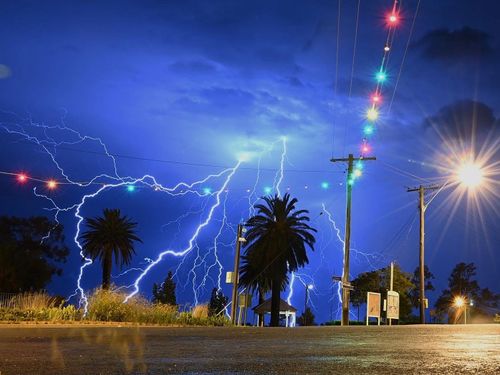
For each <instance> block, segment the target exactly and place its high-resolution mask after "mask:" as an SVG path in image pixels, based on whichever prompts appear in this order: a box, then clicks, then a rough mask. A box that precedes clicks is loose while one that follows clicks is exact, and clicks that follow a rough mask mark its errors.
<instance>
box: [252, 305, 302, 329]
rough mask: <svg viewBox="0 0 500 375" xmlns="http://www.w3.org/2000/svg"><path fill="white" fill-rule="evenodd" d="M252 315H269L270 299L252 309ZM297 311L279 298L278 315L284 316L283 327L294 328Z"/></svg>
mask: <svg viewBox="0 0 500 375" xmlns="http://www.w3.org/2000/svg"><path fill="white" fill-rule="evenodd" d="M252 310H253V312H254V314H256V315H258V314H270V313H271V298H268V299H266V300H265V301H264V302H262V303H261V304H260V305H257V306H255V307H253V308H252ZM296 313H297V309H296V308H295V307H293V306H291V305H289V304H288V303H287V302H286V301H284V300H282V299H281V298H280V315H284V316H285V326H287V327H295V320H296Z"/></svg>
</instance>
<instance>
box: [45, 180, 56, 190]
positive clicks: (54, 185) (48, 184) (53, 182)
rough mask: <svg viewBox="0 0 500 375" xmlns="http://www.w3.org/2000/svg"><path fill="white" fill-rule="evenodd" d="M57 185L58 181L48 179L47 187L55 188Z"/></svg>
mask: <svg viewBox="0 0 500 375" xmlns="http://www.w3.org/2000/svg"><path fill="white" fill-rule="evenodd" d="M56 187H57V182H56V181H54V180H48V181H47V188H48V189H49V190H54V189H55V188H56Z"/></svg>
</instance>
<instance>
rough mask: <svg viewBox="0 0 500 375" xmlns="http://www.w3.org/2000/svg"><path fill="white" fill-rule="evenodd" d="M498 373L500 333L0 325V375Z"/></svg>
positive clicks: (496, 329) (473, 329) (490, 329)
mask: <svg viewBox="0 0 500 375" xmlns="http://www.w3.org/2000/svg"><path fill="white" fill-rule="evenodd" d="M170 373H173V374H186V373H187V374H384V375H387V374H398V375H402V374H468V373H471V374H474V373H475V374H500V325H475V326H473V325H468V326H463V325H454V326H444V325H429V326H393V327H386V326H381V327H307V328H306V327H302V328H261V329H259V328H248V327H247V328H224V327H220V328H194V327H189V328H180V327H179V328H160V327H103V326H101V327H88V326H74V327H71V326H70V327H68V326H64V327H54V326H42V327H39V326H38V327H37V326H29V327H26V326H15V325H4V326H2V325H0V374H1V375H10V374H23V375H24V374H71V375H79V374H85V375H87V374H170Z"/></svg>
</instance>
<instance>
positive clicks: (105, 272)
mask: <svg viewBox="0 0 500 375" xmlns="http://www.w3.org/2000/svg"><path fill="white" fill-rule="evenodd" d="M105 251H106V254H105V255H104V257H103V260H102V289H104V290H108V289H109V287H110V285H111V268H112V267H113V253H112V251H111V250H110V251H107V250H105Z"/></svg>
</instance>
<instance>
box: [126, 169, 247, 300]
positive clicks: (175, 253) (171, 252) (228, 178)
mask: <svg viewBox="0 0 500 375" xmlns="http://www.w3.org/2000/svg"><path fill="white" fill-rule="evenodd" d="M240 165H241V162H240V161H238V163H237V164H236V166H234V167H233V168H230V169H229V170H227V171H226V172H229V173H228V174H227V176H226V179H225V181H224V184H223V185H222V187H221V189H219V190H218V191H217V192H216V193H215V203H214V204H213V205H212V206H211V207H210V210H209V213H208V215H207V218H206V219H205V221H203V222H202V223H201V224H200V225H198V227H197V228H196V230H195V232H194V233H193V235H192V236H191V238H190V239H189V242H188V246H187V247H186V248H184V249H183V250H180V251H175V250H170V249H169V250H165V251H162V252H161V253H160V254H159V255H158V257H157V258H156V259H155V260H154V261H153V262H151V263H150V264H149V265H148V266H147V267H146V268H145V269H144V271H143V272H142V273H141V274H140V275H139V277H138V278H137V279H136V280H135V282H134V291H133V292H131V293H130V294H128V295H127V296H126V297H125V300H124V301H123V302H127V301H128V300H130V298H132V297H133V296H135V295H136V294H137V293H139V284H140V282H141V280H142V279H143V278H144V277H145V276H146V275H147V274H148V272H149V271H150V270H151V269H152V268H153V267H154V266H156V265H157V264H158V263H160V262H161V261H162V259H163V257H164V256H165V255H172V256H174V257H183V256H184V255H186V254H188V253H189V252H190V251H191V250H192V249H193V247H194V244H195V241H196V239H197V238H198V235H199V234H200V232H201V231H202V230H203V228H205V227H206V226H207V225H208V224H209V222H210V220H211V219H212V215H213V213H214V211H215V209H216V208H217V207H219V205H220V202H221V199H220V196H221V194H222V192H223V191H224V190H225V189H226V188H227V186H228V184H229V182H230V181H231V178H232V177H233V176H234V174H235V173H236V171H237V170H238V168H239V167H240Z"/></svg>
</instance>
